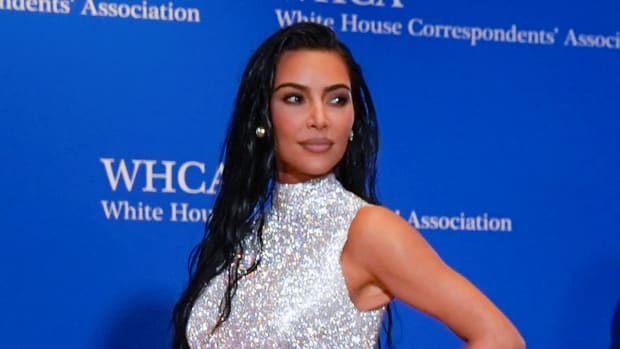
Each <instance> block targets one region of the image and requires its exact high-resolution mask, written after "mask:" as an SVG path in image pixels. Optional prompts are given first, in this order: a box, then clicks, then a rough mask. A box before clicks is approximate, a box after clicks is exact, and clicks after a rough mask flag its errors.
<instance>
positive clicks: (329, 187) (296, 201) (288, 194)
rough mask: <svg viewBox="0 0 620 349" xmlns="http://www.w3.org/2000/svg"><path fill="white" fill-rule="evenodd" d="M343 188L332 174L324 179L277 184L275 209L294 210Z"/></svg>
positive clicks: (274, 201) (275, 188)
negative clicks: (318, 196)
mask: <svg viewBox="0 0 620 349" xmlns="http://www.w3.org/2000/svg"><path fill="white" fill-rule="evenodd" d="M341 187H342V186H341V184H340V182H339V181H338V180H337V179H336V176H335V175H334V174H333V173H331V172H330V173H328V174H326V175H324V176H322V177H317V178H312V179H309V180H307V181H303V182H298V183H281V182H276V184H275V186H274V193H273V207H274V208H275V209H276V210H278V211H282V210H285V209H286V208H289V207H290V208H293V207H296V206H299V205H302V204H303V203H304V202H306V201H307V200H310V199H311V198H314V197H316V196H317V195H323V194H329V193H330V192H333V191H334V190H335V189H337V188H341Z"/></svg>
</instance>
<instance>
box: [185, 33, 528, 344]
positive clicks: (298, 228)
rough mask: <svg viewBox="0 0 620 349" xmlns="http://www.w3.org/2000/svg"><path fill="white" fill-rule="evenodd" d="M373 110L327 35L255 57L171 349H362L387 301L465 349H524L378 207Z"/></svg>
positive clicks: (280, 44) (276, 45)
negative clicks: (427, 320) (432, 321)
mask: <svg viewBox="0 0 620 349" xmlns="http://www.w3.org/2000/svg"><path fill="white" fill-rule="evenodd" d="M377 146H378V136H377V126H376V119H375V110H374V107H373V103H372V100H371V97H370V93H369V91H368V88H367V87H366V84H365V82H364V79H363V77H362V74H361V70H360V68H359V66H358V65H357V64H356V62H355V61H354V59H353V57H352V55H351V53H350V52H349V50H348V49H347V47H346V46H344V45H343V44H342V43H340V42H339V41H338V40H337V39H336V37H335V35H334V33H333V32H332V31H331V30H330V29H329V28H327V27H324V26H321V25H318V24H311V23H301V24H296V25H293V26H290V27H287V28H284V29H281V30H280V31H278V32H276V33H275V34H273V35H272V36H271V37H270V38H268V39H267V40H266V41H265V42H264V43H263V44H262V45H261V46H260V47H259V48H258V50H257V51H256V52H255V53H254V55H253V56H252V58H251V59H250V62H249V63H248V66H247V67H246V70H245V72H244V75H243V78H242V82H241V85H240V88H239V91H238V95H237V100H236V105H235V110H234V113H233V118H232V121H231V124H230V126H229V130H228V136H227V140H226V148H225V154H224V173H223V176H222V184H221V189H220V191H219V194H218V196H217V198H216V201H215V204H214V207H213V215H212V218H211V220H210V221H209V223H208V226H207V234H206V236H205V239H204V240H203V241H202V242H201V244H200V245H199V246H198V247H197V249H195V251H194V254H193V256H192V260H191V261H192V263H191V265H192V267H193V269H192V273H191V280H190V284H189V286H188V288H187V290H186V291H185V292H184V294H183V295H182V297H181V299H180V300H179V302H178V304H177V305H176V307H175V310H174V323H175V337H174V347H175V348H188V347H191V348H207V347H208V348H211V347H213V348H282V347H292V348H371V347H373V346H375V345H376V343H377V337H378V331H379V327H380V323H381V320H382V317H383V314H384V310H385V308H386V307H387V305H388V303H389V302H390V300H392V299H393V298H398V299H400V300H402V301H403V302H405V303H407V304H409V305H410V306H412V307H414V308H416V309H418V310H420V311H422V312H424V313H426V314H429V315H430V316H433V317H435V318H437V319H438V320H439V321H441V322H443V323H444V324H445V325H446V326H448V327H449V328H450V329H452V330H453V331H454V332H455V333H456V334H457V335H458V336H460V337H461V338H463V340H465V341H466V342H467V346H466V348H493V349H498V348H523V347H524V344H523V340H522V338H521V337H520V335H519V333H518V332H517V330H516V329H515V328H514V326H513V325H512V324H511V323H510V321H509V320H508V319H507V318H506V317H505V316H504V315H503V314H502V313H501V312H500V311H499V310H498V309H497V308H496V307H495V306H494V305H493V304H492V303H491V302H490V301H489V300H488V299H487V298H486V297H485V296H484V295H482V294H481V293H480V292H479V291H478V290H477V289H476V288H475V287H474V286H472V285H471V284H470V283H469V282H468V281H467V280H465V279H464V278H463V277H462V276H460V275H459V274H457V273H456V272H454V271H453V270H452V269H450V268H449V267H448V266H446V265H445V264H444V263H443V262H442V261H441V259H440V258H439V257H438V256H437V255H436V253H435V252H434V251H433V250H432V248H431V247H430V246H429V245H428V244H427V243H426V241H425V240H424V239H423V238H422V237H421V235H420V234H419V233H418V232H417V231H415V229H413V228H412V227H411V226H410V225H409V224H408V223H407V222H405V221H404V220H402V219H401V218H400V217H399V216H398V215H396V214H394V213H392V212H391V211H389V210H387V209H385V208H382V207H381V206H378V205H376V204H377V200H376V197H375V192H374V180H375V161H376V154H377Z"/></svg>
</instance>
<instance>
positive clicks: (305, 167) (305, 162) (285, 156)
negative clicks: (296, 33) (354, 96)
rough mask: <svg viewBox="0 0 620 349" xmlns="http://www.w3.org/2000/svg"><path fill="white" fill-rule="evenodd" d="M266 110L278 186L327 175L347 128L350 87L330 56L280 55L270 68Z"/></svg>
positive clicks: (300, 52) (339, 65) (350, 118)
mask: <svg viewBox="0 0 620 349" xmlns="http://www.w3.org/2000/svg"><path fill="white" fill-rule="evenodd" d="M272 92H273V93H272V97H271V101H270V105H271V121H272V125H273V136H274V142H275V157H276V167H277V171H278V181H280V182H283V183H297V182H302V181H305V180H308V179H311V178H315V177H320V176H323V175H325V174H327V173H329V172H331V171H332V169H333V168H334V167H335V166H336V165H337V164H338V162H339V161H340V160H341V159H342V157H343V156H344V152H345V150H346V148H347V144H348V142H349V134H350V132H351V128H352V126H353V114H354V112H353V103H352V100H351V83H350V79H349V74H348V72H347V66H346V65H345V63H344V61H343V60H342V58H341V57H340V55H339V54H338V53H336V52H331V51H321V50H298V51H289V52H286V53H284V54H283V55H282V56H281V57H280V60H279V62H278V63H277V66H276V74H275V81H274V84H273V91H272Z"/></svg>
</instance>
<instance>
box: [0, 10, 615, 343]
mask: <svg viewBox="0 0 620 349" xmlns="http://www.w3.org/2000/svg"><path fill="white" fill-rule="evenodd" d="M619 14H620V3H618V2H617V1H615V0H603V1H599V2H596V3H586V2H582V1H574V0H569V1H568V2H567V1H559V0H547V1H542V2H540V1H532V0H526V1H521V2H510V1H496V2H485V1H477V2H476V1H474V2H462V1H443V2H436V1H429V0H305V1H303V0H261V1H249V0H248V1H241V0H236V1H224V0H217V1H215V0H213V1H211V0H183V1H181V0H177V1H166V0H143V1H139V0H114V1H101V0H0V116H1V118H2V119H1V120H2V124H3V126H2V127H1V128H0V129H1V131H0V135H1V137H0V139H1V140H0V142H1V145H2V178H3V180H2V182H3V183H4V184H3V189H2V193H3V194H2V198H3V200H2V201H3V204H2V210H1V211H0V212H1V215H2V223H3V224H2V228H1V235H0V236H1V239H2V244H0V262H1V265H2V266H1V267H0V268H1V270H2V279H3V282H2V285H1V286H0V295H1V299H2V300H1V302H2V310H3V314H4V316H3V317H2V320H0V321H1V324H0V332H1V333H2V340H3V345H2V347H6V348H40V347H46V348H94V349H104V348H105V349H107V348H167V347H168V346H169V341H170V328H169V325H170V322H169V321H170V313H171V309H172V307H173V304H174V303H175V301H176V300H177V297H178V296H179V294H180V292H181V291H182V290H183V288H184V286H185V283H186V281H187V258H188V255H189V252H190V250H191V249H192V247H193V246H194V245H195V244H196V243H197V242H198V241H200V239H201V237H202V235H203V229H204V222H205V220H206V219H207V217H208V215H209V212H210V209H211V206H212V204H213V199H214V196H215V194H216V193H217V191H218V188H219V183H220V178H221V173H222V165H221V164H220V162H219V155H220V150H221V146H222V142H223V139H224V133H225V129H226V126H227V123H228V119H229V116H230V114H231V111H232V105H233V100H234V97H235V93H236V89H237V86H238V83H239V79H240V76H241V73H242V70H243V68H244V66H245V64H246V62H247V60H248V58H249V56H250V55H251V53H252V52H253V50H254V49H255V48H256V47H257V46H258V44H259V43H260V42H261V41H262V40H264V39H265V38H266V37H267V36H268V35H269V34H271V33H272V32H274V31H275V30H277V29H278V28H280V27H283V26H286V25H289V24H291V23H296V22H299V21H313V22H320V23H323V24H325V25H328V26H330V27H331V28H333V29H334V30H335V31H336V32H337V33H338V35H339V37H340V38H341V39H342V40H343V41H344V42H345V43H347V44H348V45H349V46H350V47H351V49H352V51H353V53H354V55H355V56H356V58H357V59H358V61H359V62H360V64H361V65H362V67H363V69H364V73H365V76H366V79H367V82H368V84H369V86H370V89H371V91H372V94H373V97H374V100H375V103H376V106H377V111H378V117H379V126H380V137H381V138H380V139H381V147H380V154H379V182H378V189H379V194H380V199H381V201H382V202H383V204H384V205H385V206H387V207H389V208H390V209H392V210H394V211H396V212H398V213H399V214H400V215H401V216H402V217H403V219H405V220H407V221H408V222H409V223H410V224H411V225H412V226H413V227H415V228H417V229H418V230H419V231H420V232H421V233H422V234H423V235H424V236H425V237H426V238H427V239H428V240H429V242H430V243H431V244H432V245H433V246H434V248H435V249H436V250H437V251H438V253H439V254H440V255H441V256H442V257H443V258H444V259H445V260H446V261H447V263H449V264H450V265H451V266H452V267H454V268H455V269H456V270H458V271H459V272H460V273H462V274H463V275H465V276H466V277H467V278H468V279H470V280H471V281H472V282H473V283H474V284H476V285H477V286H478V287H479V288H480V289H481V290H482V291H483V292H485V294H487V295H488V296H489V297H490V298H491V299H492V300H493V301H494V302H495V303H496V304H497V305H498V306H499V307H500V308H501V309H502V310H503V311H504V312H505V313H506V314H507V315H508V316H509V317H510V319H511V320H512V321H513V322H514V323H515V324H516V325H517V327H518V328H519V329H520V330H521V332H522V334H523V336H524V337H525V339H526V341H527V342H528V347H530V348H543V349H550V348H609V347H610V345H611V341H612V337H613V331H612V328H613V326H614V324H613V318H614V313H615V309H616V306H617V304H618V300H619V296H620V236H619V232H618V223H617V221H616V220H617V219H618V217H620V156H619V153H620V146H619V145H620V144H619V143H620V142H619V137H618V134H620V104H619V101H620V21H619V17H618V15H619ZM411 267H412V268H415V266H411ZM393 309H394V313H393V319H394V325H393V328H392V335H393V337H394V342H395V347H397V348H458V347H460V346H461V345H462V342H461V341H460V339H458V338H457V337H456V336H455V335H454V334H452V333H451V332H450V331H449V330H448V329H446V328H445V327H444V326H443V325H442V324H440V323H438V322H437V321H435V320H434V319H432V318H430V317H428V316H426V315H424V314H421V313H419V312H417V311H415V310H413V309H411V308H409V307H407V306H406V305H404V304H402V303H399V302H398V301H396V302H395V305H394V307H393ZM616 326H617V325H616Z"/></svg>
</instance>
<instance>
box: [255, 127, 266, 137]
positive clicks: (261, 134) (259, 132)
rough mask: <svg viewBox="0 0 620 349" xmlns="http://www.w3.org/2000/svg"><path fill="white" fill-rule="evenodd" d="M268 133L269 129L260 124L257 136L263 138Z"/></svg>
mask: <svg viewBox="0 0 620 349" xmlns="http://www.w3.org/2000/svg"><path fill="white" fill-rule="evenodd" d="M266 134H267V130H265V128H264V127H262V126H258V127H257V128H256V137H258V138H263V137H265V135H266Z"/></svg>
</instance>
